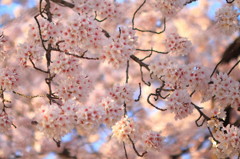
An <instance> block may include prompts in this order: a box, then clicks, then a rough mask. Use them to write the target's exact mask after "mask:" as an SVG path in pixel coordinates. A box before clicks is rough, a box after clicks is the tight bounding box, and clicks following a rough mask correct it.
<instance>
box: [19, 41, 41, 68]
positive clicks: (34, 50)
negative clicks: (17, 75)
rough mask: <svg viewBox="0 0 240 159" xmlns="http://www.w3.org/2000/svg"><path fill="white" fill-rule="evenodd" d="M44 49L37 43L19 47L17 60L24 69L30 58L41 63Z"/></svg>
mask: <svg viewBox="0 0 240 159" xmlns="http://www.w3.org/2000/svg"><path fill="white" fill-rule="evenodd" d="M43 55H44V49H43V48H42V47H41V46H40V45H36V43H34V42H33V43H31V42H30V43H24V44H20V45H19V46H18V51H17V59H18V60H19V62H20V64H21V65H22V66H23V67H27V61H28V60H29V58H31V59H32V60H35V61H38V62H40V61H41V60H42V59H43Z"/></svg>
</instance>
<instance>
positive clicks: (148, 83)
mask: <svg viewBox="0 0 240 159" xmlns="http://www.w3.org/2000/svg"><path fill="white" fill-rule="evenodd" d="M140 72H141V80H142V82H143V83H144V84H146V85H147V86H151V83H150V82H146V81H145V80H144V79H143V70H142V66H140Z"/></svg>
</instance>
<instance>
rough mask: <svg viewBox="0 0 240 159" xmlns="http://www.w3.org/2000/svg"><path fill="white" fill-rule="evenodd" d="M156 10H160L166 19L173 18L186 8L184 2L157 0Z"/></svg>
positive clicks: (182, 0) (179, 0)
mask: <svg viewBox="0 0 240 159" xmlns="http://www.w3.org/2000/svg"><path fill="white" fill-rule="evenodd" d="M155 3H156V8H157V9H159V10H160V11H161V12H162V14H163V16H164V17H172V16H174V15H176V14H177V12H179V11H180V10H181V9H182V8H183V6H184V0H168V1H166V0H156V2H155Z"/></svg>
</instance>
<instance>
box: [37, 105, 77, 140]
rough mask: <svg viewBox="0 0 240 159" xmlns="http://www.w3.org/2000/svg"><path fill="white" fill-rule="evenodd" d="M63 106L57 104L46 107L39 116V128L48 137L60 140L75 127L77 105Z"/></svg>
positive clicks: (43, 107) (42, 108)
mask: <svg viewBox="0 0 240 159" xmlns="http://www.w3.org/2000/svg"><path fill="white" fill-rule="evenodd" d="M70 103H71V102H70ZM68 104H69V103H67V102H66V104H65V105H63V106H61V107H60V106H58V105H57V104H52V105H44V106H42V107H41V109H40V112H39V114H38V116H37V118H38V119H37V120H38V124H37V128H38V129H39V130H40V131H42V132H43V133H44V134H45V135H46V136H47V137H49V138H54V139H56V140H60V139H61V137H62V136H64V135H65V134H67V133H68V132H70V131H71V130H72V129H73V127H74V124H73V123H74V121H75V120H74V118H73V117H74V115H75V109H76V108H74V106H75V105H68Z"/></svg>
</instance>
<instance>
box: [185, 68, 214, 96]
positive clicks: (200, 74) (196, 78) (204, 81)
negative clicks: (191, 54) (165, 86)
mask: <svg viewBox="0 0 240 159" xmlns="http://www.w3.org/2000/svg"><path fill="white" fill-rule="evenodd" d="M210 74H211V70H210V69H208V68H207V67H204V66H201V65H199V64H189V65H188V70H187V74H186V78H185V79H187V83H188V86H189V88H190V89H191V91H194V90H195V91H199V92H200V93H204V92H205V91H206V88H207V87H208V82H209V81H210Z"/></svg>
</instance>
